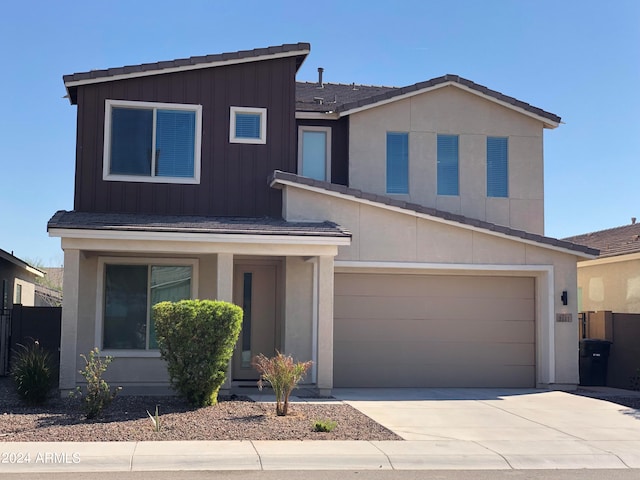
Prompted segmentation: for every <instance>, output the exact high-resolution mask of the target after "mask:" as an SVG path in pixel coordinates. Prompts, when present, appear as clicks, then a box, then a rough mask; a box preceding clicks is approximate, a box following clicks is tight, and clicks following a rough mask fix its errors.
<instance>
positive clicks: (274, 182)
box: [269, 171, 599, 260]
mask: <svg viewBox="0 0 640 480" xmlns="http://www.w3.org/2000/svg"><path fill="white" fill-rule="evenodd" d="M279 174H280V175H282V174H283V172H278V171H276V172H274V174H273V176H272V177H271V178H270V179H269V185H270V186H271V187H272V188H282V187H283V186H291V187H294V188H301V189H306V190H310V191H314V192H318V193H322V194H326V195H331V196H335V197H339V198H345V199H348V200H351V201H356V202H360V203H366V204H370V205H375V206H378V207H380V208H385V209H388V210H393V211H398V212H402V213H405V214H408V215H414V216H416V217H420V218H427V219H430V220H433V221H435V222H438V223H444V224H447V225H452V226H456V227H460V228H465V229H468V230H473V231H477V232H480V233H484V234H487V235H492V236H496V237H500V238H506V239H509V240H513V241H518V242H522V243H527V244H530V245H534V246H537V247H541V248H547V249H550V250H555V251H560V252H563V253H568V254H571V255H574V256H576V257H578V258H582V259H586V260H592V259H594V258H597V257H598V254H599V251H598V250H596V249H593V248H590V247H586V246H584V245H575V246H576V247H580V249H574V248H572V247H573V246H574V244H571V243H569V242H565V241H562V240H557V239H550V238H549V240H552V241H553V242H551V241H550V242H548V243H547V242H541V241H539V240H537V239H539V238H547V237H542V236H541V235H533V234H527V233H526V232H522V233H523V235H522V236H520V235H514V234H509V233H504V232H503V231H502V230H505V227H500V226H497V225H496V226H495V227H496V229H495V230H492V229H490V228H483V227H482V226H476V225H473V224H467V223H461V222H459V221H456V220H455V219H447V218H444V217H440V216H434V215H430V214H428V213H424V212H419V211H414V210H411V209H407V208H403V207H400V206H396V205H393V204H387V203H382V202H379V201H375V200H370V199H368V198H366V197H369V196H370V195H369V194H366V193H365V192H362V196H355V195H351V194H349V193H347V190H348V187H343V188H341V190H344V191H337V190H327V189H326V188H322V187H318V186H314V185H307V184H305V183H299V182H296V181H295V180H288V179H286V178H279V177H278V175H279ZM284 175H287V174H284ZM508 230H512V229H508Z"/></svg>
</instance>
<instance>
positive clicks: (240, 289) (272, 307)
mask: <svg viewBox="0 0 640 480" xmlns="http://www.w3.org/2000/svg"><path fill="white" fill-rule="evenodd" d="M233 278H234V282H233V283H234V285H233V296H234V299H233V301H234V303H235V304H236V305H239V306H240V307H242V309H243V310H244V318H243V320H242V331H241V332H240V337H239V338H238V343H237V344H236V349H235V352H234V354H233V367H232V372H233V380H257V379H258V377H259V375H258V372H256V370H255V369H254V368H253V367H252V366H251V359H252V358H253V357H254V356H255V355H258V354H259V353H263V354H264V355H266V356H267V357H271V356H273V355H274V353H275V348H276V344H275V340H276V317H277V297H276V291H277V265H274V264H270V265H269V264H264V265H236V266H235V268H234V272H233Z"/></svg>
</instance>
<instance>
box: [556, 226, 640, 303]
mask: <svg viewBox="0 0 640 480" xmlns="http://www.w3.org/2000/svg"><path fill="white" fill-rule="evenodd" d="M566 240H567V241H570V242H576V243H580V244H582V245H588V246H590V247H592V248H595V249H598V250H600V255H599V256H598V258H596V259H593V260H583V261H581V262H579V263H578V298H579V300H578V310H579V311H581V312H582V311H594V312H595V311H600V310H609V311H612V312H617V313H640V224H638V223H636V219H635V218H632V219H631V224H630V225H624V226H621V227H616V228H610V229H607V230H601V231H599V232H592V233H585V234H583V235H576V236H574V237H570V238H567V239H566Z"/></svg>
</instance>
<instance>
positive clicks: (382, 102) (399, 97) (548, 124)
mask: <svg viewBox="0 0 640 480" xmlns="http://www.w3.org/2000/svg"><path fill="white" fill-rule="evenodd" d="M449 86H451V87H456V88H459V89H461V90H464V91H465V92H468V93H472V94H474V95H477V96H478V97H481V98H483V99H485V100H488V101H490V102H493V103H497V104H498V105H501V106H503V107H506V108H508V109H510V110H514V111H516V112H518V113H521V114H522V115H526V116H528V117H531V118H534V119H535V120H538V121H539V122H542V123H543V124H544V126H545V127H546V128H550V129H553V128H556V127H557V126H559V125H560V124H559V123H558V122H552V121H551V120H549V119H548V118H545V117H542V116H540V115H536V114H535V113H533V112H529V111H527V110H525V109H523V108H520V107H518V106H516V105H513V104H511V103H507V102H503V101H502V100H499V99H497V98H495V97H492V96H490V95H485V94H484V93H482V92H479V91H477V90H474V89H473V88H470V87H467V86H465V85H461V84H459V83H457V82H452V81H448V82H444V83H440V84H438V85H433V86H431V87H426V88H421V89H420V90H414V91H412V92H407V93H405V94H402V95H397V96H395V97H391V98H386V99H384V100H380V101H379V102H375V103H371V104H368V105H363V106H361V107H356V108H352V109H350V110H345V111H344V112H340V117H345V116H347V115H351V114H354V113H358V112H362V111H364V110H369V109H371V108H376V107H380V106H382V105H386V104H388V103H393V102H397V101H400V100H404V99H407V98H411V97H414V96H416V95H421V94H423V93H427V92H431V91H433V90H438V89H440V88H444V87H449Z"/></svg>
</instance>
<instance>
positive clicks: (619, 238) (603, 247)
mask: <svg viewBox="0 0 640 480" xmlns="http://www.w3.org/2000/svg"><path fill="white" fill-rule="evenodd" d="M564 240H566V241H568V242H576V243H580V244H582V245H588V246H589V247H591V248H597V249H598V250H600V258H604V257H614V256H617V255H626V254H629V253H638V252H640V223H632V224H631V225H623V226H621V227H615V228H609V229H607V230H600V231H598V232H591V233H585V234H582V235H575V236H573V237H568V238H565V239H564Z"/></svg>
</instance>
